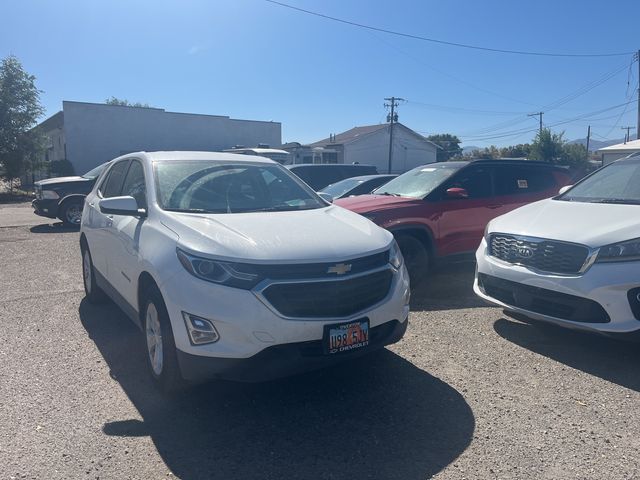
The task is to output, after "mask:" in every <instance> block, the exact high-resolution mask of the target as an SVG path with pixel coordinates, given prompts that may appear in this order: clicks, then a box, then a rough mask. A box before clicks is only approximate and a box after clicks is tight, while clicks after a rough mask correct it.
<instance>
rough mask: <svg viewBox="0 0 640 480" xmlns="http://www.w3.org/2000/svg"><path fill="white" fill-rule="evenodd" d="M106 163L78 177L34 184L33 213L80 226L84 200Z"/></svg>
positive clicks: (50, 179) (41, 181)
mask: <svg viewBox="0 0 640 480" xmlns="http://www.w3.org/2000/svg"><path fill="white" fill-rule="evenodd" d="M105 167H106V163H105V164H102V165H99V166H97V167H96V168H94V169H92V170H89V171H88V172H87V173H85V174H84V175H82V176H80V177H78V176H75V177H57V178H48V179H46V180H40V181H38V182H35V184H34V185H35V192H34V194H35V197H36V198H35V200H33V201H32V202H31V206H32V207H33V213H35V214H36V215H40V216H41V217H47V218H59V219H60V220H62V221H63V222H64V223H65V224H66V225H80V219H81V218H82V207H83V205H84V198H85V197H86V195H87V194H88V193H89V192H90V191H91V189H92V188H93V185H94V184H95V182H96V179H97V178H98V176H99V175H100V174H101V173H102V171H103V170H104V168H105Z"/></svg>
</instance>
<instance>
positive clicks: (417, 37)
mask: <svg viewBox="0 0 640 480" xmlns="http://www.w3.org/2000/svg"><path fill="white" fill-rule="evenodd" d="M265 1H266V2H269V3H271V4H274V5H279V6H281V7H285V8H289V9H291V10H295V11H298V12H302V13H306V14H308V15H313V16H315V17H320V18H324V19H326V20H331V21H333V22H338V23H343V24H345V25H351V26H353V27H358V28H364V29H367V30H373V31H375V32H382V33H387V34H389V35H396V36H398V37H404V38H411V39H414V40H421V41H424V42H431V43H438V44H441V45H449V46H451V47H460V48H469V49H473V50H482V51H486V52H494V53H508V54H512V55H531V56H537V57H583V58H589V57H621V56H624V55H632V54H634V53H635V52H619V53H617V52H614V53H548V52H530V51H524V50H507V49H502V48H489V47H480V46H477V45H469V44H466V43H457V42H449V41H446V40H438V39H435V38H429V37H423V36H420V35H413V34H410V33H404V32H398V31H394V30H388V29H386V28H379V27H374V26H371V25H365V24H364V23H358V22H352V21H350V20H345V19H342V18H338V17H332V16H330V15H325V14H323V13H319V12H314V11H311V10H306V9H304V8H300V7H295V6H293V5H289V4H287V3H282V2H278V1H276V0H265Z"/></svg>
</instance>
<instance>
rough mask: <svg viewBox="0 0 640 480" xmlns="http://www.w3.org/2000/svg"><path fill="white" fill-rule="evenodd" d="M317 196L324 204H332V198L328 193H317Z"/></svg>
mask: <svg viewBox="0 0 640 480" xmlns="http://www.w3.org/2000/svg"><path fill="white" fill-rule="evenodd" d="M318 195H320V198H321V199H323V200H324V201H325V202H327V203H333V197H332V196H331V195H329V194H328V193H324V192H318Z"/></svg>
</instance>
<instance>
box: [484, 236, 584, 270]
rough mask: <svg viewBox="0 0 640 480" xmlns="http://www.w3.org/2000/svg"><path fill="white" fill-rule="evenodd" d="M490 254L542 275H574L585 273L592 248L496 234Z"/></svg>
mask: <svg viewBox="0 0 640 480" xmlns="http://www.w3.org/2000/svg"><path fill="white" fill-rule="evenodd" d="M489 254H490V255H491V256H493V257H495V258H498V259H500V260H502V261H504V262H508V263H512V264H515V265H524V266H526V267H530V268H533V269H536V270H540V271H542V272H549V273H558V274H562V275H571V274H578V273H581V270H582V267H583V265H585V262H586V261H587V258H588V256H589V248H588V247H586V246H585V245H578V244H575V243H566V242H559V241H555V240H547V239H544V238H531V237H523V236H518V235H506V234H502V233H493V234H491V236H490V238H489Z"/></svg>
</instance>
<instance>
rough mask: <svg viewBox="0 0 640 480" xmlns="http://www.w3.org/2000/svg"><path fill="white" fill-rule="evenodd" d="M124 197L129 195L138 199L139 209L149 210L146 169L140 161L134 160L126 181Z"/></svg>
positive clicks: (123, 189) (123, 188) (123, 190)
mask: <svg viewBox="0 0 640 480" xmlns="http://www.w3.org/2000/svg"><path fill="white" fill-rule="evenodd" d="M122 195H128V196H131V197H133V198H135V199H136V201H137V202H138V207H140V208H147V194H146V188H145V183H144V169H143V167H142V164H141V163H140V162H139V161H138V160H133V161H132V162H131V166H129V171H128V172H127V176H126V178H125V179H124V185H123V186H122Z"/></svg>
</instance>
